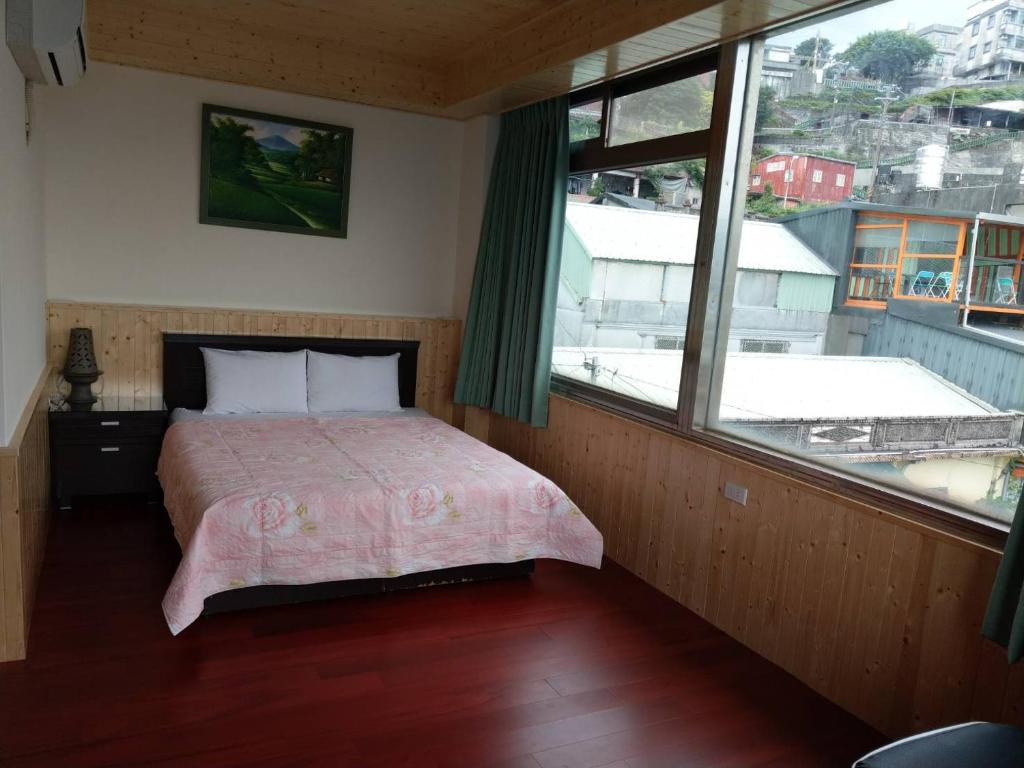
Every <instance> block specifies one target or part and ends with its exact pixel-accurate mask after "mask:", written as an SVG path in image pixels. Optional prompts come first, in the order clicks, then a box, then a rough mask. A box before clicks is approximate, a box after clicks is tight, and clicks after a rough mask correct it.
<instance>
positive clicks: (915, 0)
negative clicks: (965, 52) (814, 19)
mask: <svg viewBox="0 0 1024 768" xmlns="http://www.w3.org/2000/svg"><path fill="white" fill-rule="evenodd" d="M975 3H976V0H892V2H888V3H883V4H882V5H876V6H872V7H870V8H866V9H864V10H863V11H858V12H857V13H851V14H849V15H846V16H841V17H839V18H837V19H833V20H831V21H823V22H820V23H817V24H815V23H811V24H809V25H808V26H806V27H803V28H801V29H799V30H797V31H794V32H790V33H788V34H785V35H779V36H778V37H773V38H770V39H769V42H771V43H777V44H779V45H796V44H797V43H799V42H800V41H801V40H806V39H807V38H808V37H814V33H815V30H821V36H822V37H827V38H828V39H829V40H831V41H832V43H833V44H834V45H835V49H836V51H841V50H843V49H844V48H846V46H848V45H849V44H850V43H852V42H853V41H854V40H856V39H857V38H858V37H860V36H861V35H864V34H867V33H868V32H874V31H876V30H881V29H906V28H907V24H908V23H911V24H913V26H914V28H915V29H920V28H921V27H926V26H928V25H929V24H950V25H952V26H954V27H962V26H963V25H964V23H965V22H966V21H967V9H968V7H970V6H972V5H974V4H975Z"/></svg>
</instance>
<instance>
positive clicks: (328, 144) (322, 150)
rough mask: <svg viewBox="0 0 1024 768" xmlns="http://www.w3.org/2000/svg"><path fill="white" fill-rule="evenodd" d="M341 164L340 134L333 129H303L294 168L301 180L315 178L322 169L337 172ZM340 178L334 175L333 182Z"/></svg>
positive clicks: (337, 181) (338, 180)
mask: <svg viewBox="0 0 1024 768" xmlns="http://www.w3.org/2000/svg"><path fill="white" fill-rule="evenodd" d="M340 165H341V134H339V133H335V132H333V131H313V130H309V129H305V130H303V139H302V143H301V144H300V145H299V154H298V157H296V158H295V170H296V171H297V172H298V174H299V178H301V179H303V180H307V181H308V180H309V179H315V178H316V177H317V175H318V174H319V173H320V171H322V170H332V171H334V172H335V173H337V170H338V168H339V166H340ZM339 182H340V179H338V178H337V177H336V176H335V177H334V183H339Z"/></svg>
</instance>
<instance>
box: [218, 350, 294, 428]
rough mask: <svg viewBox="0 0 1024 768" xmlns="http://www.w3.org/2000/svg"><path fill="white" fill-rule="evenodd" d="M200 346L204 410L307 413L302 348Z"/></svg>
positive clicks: (219, 411) (219, 412)
mask: <svg viewBox="0 0 1024 768" xmlns="http://www.w3.org/2000/svg"><path fill="white" fill-rule="evenodd" d="M201 349H202V352H203V362H204V363H205V365H206V408H204V409H203V413H205V414H221V413H308V410H307V408H306V351H305V350H300V351H298V352H255V351H252V350H240V351H231V350H226V349H207V348H205V347H202V348H201Z"/></svg>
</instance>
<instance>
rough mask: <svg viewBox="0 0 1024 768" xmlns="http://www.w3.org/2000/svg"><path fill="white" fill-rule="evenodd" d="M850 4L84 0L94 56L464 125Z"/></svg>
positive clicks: (815, 0)
mask: <svg viewBox="0 0 1024 768" xmlns="http://www.w3.org/2000/svg"><path fill="white" fill-rule="evenodd" d="M850 1H851V0H758V2H752V1H751V0H603V2H594V0H346V2H344V3H339V2H336V0H90V2H89V6H88V42H89V49H90V54H91V55H92V57H93V58H95V59H96V60H98V61H107V62H112V63H116V64H126V65H129V66H136V67H143V68H147V69H155V70H160V71H164V72H175V73H179V74H185V75H194V76H197V77H205V78H211V79H215V80H224V81H227V82H233V83H240V84H245V85H254V86H260V87H265V88H273V89H276V90H282V91H290V92H293V93H302V94H307V95H313V96H322V97H326V98H332V99H339V100H343V101H354V102H359V103H364V104H372V105H375V106H383V107H392V108H396V109H402V110H407V111H412V112H420V113H425V114H434V115H443V116H448V117H455V118H467V117H471V116H474V115H477V114H483V113H487V112H496V111H504V110H507V109H511V108H514V107H517V106H521V105H523V104H527V103H530V102H533V101H538V100H540V99H544V98H548V97H550V96H554V95H557V94H559V93H565V92H567V91H569V90H572V89H575V88H579V87H582V86H585V85H589V84H591V83H593V82H596V81H599V80H602V79H607V78H610V77H614V76H616V75H620V74H623V73H625V72H629V71H633V70H636V69H640V68H643V67H647V66H650V65H652V64H655V63H658V62H660V61H663V60H666V59H670V58H674V57H678V56H680V55H682V54H684V53H687V52H691V51H694V50H699V49H701V48H704V47H707V46H710V45H713V44H714V43H716V42H718V41H719V40H722V39H731V38H735V37H739V36H741V35H746V34H751V33H753V32H756V31H759V30H761V29H764V28H767V27H770V26H772V25H776V24H778V23H780V22H783V21H786V20H788V19H792V18H794V17H796V16H799V15H801V14H805V13H807V12H809V11H813V10H819V9H822V8H825V7H828V6H835V5H842V4H848V3H849V2H850Z"/></svg>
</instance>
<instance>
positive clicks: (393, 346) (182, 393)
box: [163, 333, 420, 410]
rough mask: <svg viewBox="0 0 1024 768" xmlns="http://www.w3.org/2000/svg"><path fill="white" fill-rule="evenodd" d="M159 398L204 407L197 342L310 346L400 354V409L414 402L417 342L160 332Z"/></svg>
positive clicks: (260, 347) (272, 348) (290, 348)
mask: <svg viewBox="0 0 1024 768" xmlns="http://www.w3.org/2000/svg"><path fill="white" fill-rule="evenodd" d="M163 336H164V402H165V403H166V404H167V408H168V410H174V409H175V408H191V409H193V410H200V409H202V408H205V407H206V367H205V366H204V365H203V353H202V352H201V351H200V350H201V348H202V347H209V348H212V349H234V350H238V349H252V350H256V351H259V352H296V351H298V350H300V349H311V350H313V351H314V352H326V353H328V354H333V355H351V356H353V357H368V356H381V355H393V354H395V353H396V352H398V353H399V354H400V357H399V358H398V397H399V401H400V402H401V404H402V407H403V408H412V407H413V406H414V405H416V355H417V353H418V352H419V347H420V343H419V342H418V341H391V340H388V339H320V338H315V337H301V336H298V337H297V336H221V335H214V334H194V333H165V334H164V335H163Z"/></svg>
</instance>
